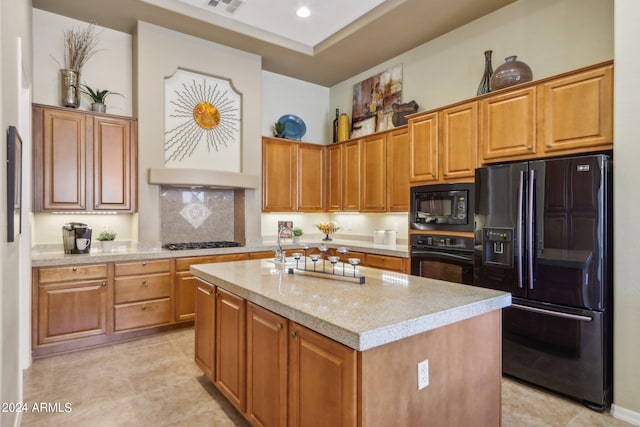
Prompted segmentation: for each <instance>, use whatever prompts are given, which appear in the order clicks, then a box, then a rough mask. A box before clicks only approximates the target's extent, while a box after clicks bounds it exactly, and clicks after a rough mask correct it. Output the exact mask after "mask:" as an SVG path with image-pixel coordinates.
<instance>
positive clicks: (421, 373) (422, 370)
mask: <svg viewBox="0 0 640 427" xmlns="http://www.w3.org/2000/svg"><path fill="white" fill-rule="evenodd" d="M428 385H429V359H426V360H423V361H422V362H420V363H418V390H422V389H423V388H425V387H426V386H428Z"/></svg>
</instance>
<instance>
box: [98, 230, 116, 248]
mask: <svg viewBox="0 0 640 427" xmlns="http://www.w3.org/2000/svg"><path fill="white" fill-rule="evenodd" d="M116 235H117V234H116V233H115V232H114V231H109V230H104V231H103V232H101V233H100V234H99V235H98V237H96V240H98V241H100V243H101V244H102V252H111V251H112V250H113V241H114V240H115V238H116Z"/></svg>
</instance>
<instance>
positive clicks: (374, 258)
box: [367, 254, 404, 272]
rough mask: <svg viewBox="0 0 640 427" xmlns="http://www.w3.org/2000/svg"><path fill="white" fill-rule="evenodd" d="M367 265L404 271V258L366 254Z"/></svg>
mask: <svg viewBox="0 0 640 427" xmlns="http://www.w3.org/2000/svg"><path fill="white" fill-rule="evenodd" d="M367 267H374V268H382V269H385V270H393V271H400V272H402V271H404V259H403V258H398V257H395V256H386V255H374V254H367Z"/></svg>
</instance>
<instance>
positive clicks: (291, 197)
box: [262, 137, 325, 212]
mask: <svg viewBox="0 0 640 427" xmlns="http://www.w3.org/2000/svg"><path fill="white" fill-rule="evenodd" d="M324 155H325V153H324V147H323V146H322V145H317V144H307V143H300V142H297V141H291V140H286V139H279V138H266V137H264V138H262V210H263V212H295V211H304V212H320V211H323V210H324V186H325V181H324V170H325V166H324Z"/></svg>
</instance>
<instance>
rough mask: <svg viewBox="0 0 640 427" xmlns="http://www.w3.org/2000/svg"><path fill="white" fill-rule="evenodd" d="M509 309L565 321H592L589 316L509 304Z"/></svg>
mask: <svg viewBox="0 0 640 427" xmlns="http://www.w3.org/2000/svg"><path fill="white" fill-rule="evenodd" d="M511 307H513V308H518V309H520V310H526V311H532V312H534V313H540V314H547V315H549V316H555V317H562V318H565V319H572V320H580V321H582V322H591V321H592V320H593V319H592V318H591V317H589V316H580V315H579V314H570V313H562V312H560V311H553V310H545V309H544V308H536V307H529V306H527V305H520V304H511Z"/></svg>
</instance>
